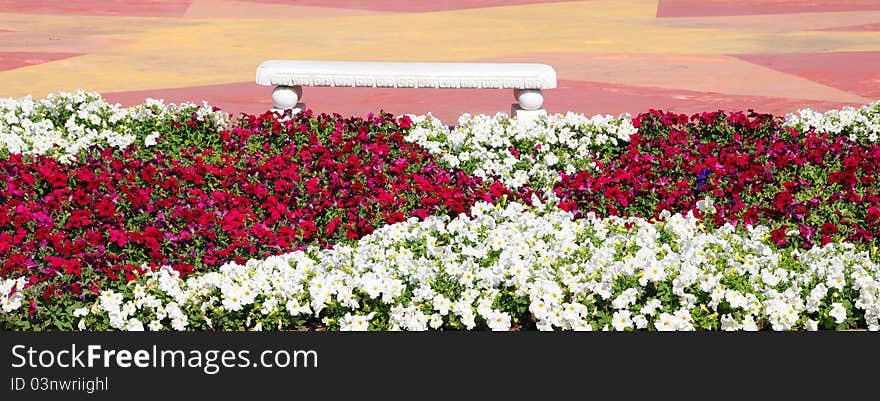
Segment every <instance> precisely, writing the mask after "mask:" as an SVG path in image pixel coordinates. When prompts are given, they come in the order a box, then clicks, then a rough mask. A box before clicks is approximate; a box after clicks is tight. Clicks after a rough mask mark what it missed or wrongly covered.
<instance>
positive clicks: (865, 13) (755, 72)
mask: <svg viewBox="0 0 880 401" xmlns="http://www.w3.org/2000/svg"><path fill="white" fill-rule="evenodd" d="M267 59H304V60H395V61H398V60H401V61H517V62H541V63H547V64H550V65H552V66H554V67H555V68H556V70H557V73H558V76H559V85H560V87H559V88H558V89H554V90H550V91H548V92H547V93H546V95H545V96H546V103H545V105H546V107H547V108H548V110H549V111H551V112H552V111H566V110H573V111H578V112H583V113H588V114H594V113H615V114H616V113H620V112H624V111H632V112H640V111H645V110H647V109H648V108H664V109H670V110H675V111H679V112H686V113H690V112H697V111H706V110H715V109H719V108H721V109H748V108H754V109H757V110H759V111H764V112H774V113H784V112H787V111H790V110H794V109H797V108H801V107H812V108H814V109H828V108H835V107H840V106H843V105H847V104H849V105H859V104H864V103H868V102H871V101H872V100H875V99H878V98H880V1H878V0H737V1H730V0H592V1H575V2H554V1H548V0H483V1H475V0H445V1H443V0H434V1H410V0H365V1H355V0H302V1H285V0H128V1H123V0H58V1H56V0H45V1H41V0H0V97H8V96H12V97H20V96H24V95H27V94H32V95H34V96H43V95H45V94H46V93H49V92H53V91H59V90H72V89H75V88H83V89H87V90H95V91H100V92H103V93H105V94H106V96H107V97H108V98H110V99H111V100H113V101H118V102H122V103H125V104H130V103H137V102H140V101H142V100H143V98H144V97H157V98H164V99H165V100H166V101H182V100H194V101H199V100H202V99H204V100H208V101H209V102H211V103H212V104H216V105H219V106H220V107H222V108H224V109H225V110H227V111H230V112H242V111H244V112H257V111H263V110H265V109H267V108H268V107H270V101H269V92H270V89H269V88H265V87H259V86H257V85H255V84H254V83H253V79H254V72H255V69H256V66H257V65H258V64H259V63H260V62H261V61H263V60H267ZM303 100H304V101H305V102H306V103H307V104H308V105H309V106H310V107H312V108H313V109H316V110H319V111H336V112H340V113H343V114H356V115H362V114H365V113H367V112H369V111H376V110H378V109H379V108H384V109H385V110H387V111H391V112H396V113H400V112H411V113H424V112H428V111H434V112H435V114H438V115H440V117H441V118H443V119H444V120H445V121H448V120H450V119H453V118H454V117H455V116H457V115H459V114H461V113H464V112H471V113H477V112H483V113H492V112H495V111H507V110H508V109H509V106H510V103H511V102H512V101H513V99H512V94H511V93H510V91H506V90H505V91H501V90H497V91H496V90H422V89H397V90H394V89H365V88H305V93H304V99H303Z"/></svg>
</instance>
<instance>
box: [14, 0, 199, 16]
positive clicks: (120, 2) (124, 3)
mask: <svg viewBox="0 0 880 401" xmlns="http://www.w3.org/2000/svg"><path fill="white" fill-rule="evenodd" d="M191 2H192V1H191V0H67V1H64V0H0V13H27V14H74V15H118V16H132V17H179V16H182V15H183V14H184V13H185V12H186V9H187V7H189V5H190V3H191Z"/></svg>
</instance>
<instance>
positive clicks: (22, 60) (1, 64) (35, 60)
mask: <svg viewBox="0 0 880 401" xmlns="http://www.w3.org/2000/svg"><path fill="white" fill-rule="evenodd" d="M81 55H82V54H81V53H39V52H0V71H6V70H12V69H16V68H21V67H27V66H29V65H37V64H43V63H48V62H52V61H58V60H63V59H66V58H70V57H76V56H81ZM0 96H5V95H4V94H3V93H0Z"/></svg>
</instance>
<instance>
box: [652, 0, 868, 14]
mask: <svg viewBox="0 0 880 401" xmlns="http://www.w3.org/2000/svg"><path fill="white" fill-rule="evenodd" d="M865 10H880V1H877V0H659V3H658V5H657V17H658V18H669V17H710V16H725V15H757V14H796V13H808V12H809V13H821V12H835V11H865Z"/></svg>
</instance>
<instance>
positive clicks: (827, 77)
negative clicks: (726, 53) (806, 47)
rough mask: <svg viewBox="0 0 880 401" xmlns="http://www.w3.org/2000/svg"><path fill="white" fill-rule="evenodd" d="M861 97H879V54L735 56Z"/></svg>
mask: <svg viewBox="0 0 880 401" xmlns="http://www.w3.org/2000/svg"><path fill="white" fill-rule="evenodd" d="M735 57H738V58H740V59H742V60H745V61H748V62H750V63H754V64H757V65H760V66H762V67H766V68H771V69H774V70H777V71H781V72H785V73H788V74H792V75H797V76H799V77H801V78H806V79H809V80H812V81H815V82H819V83H822V84H825V85H828V86H831V87H834V88H837V89H841V90H845V91H847V92H851V93H855V94H858V95H861V96H864V97H868V98H872V99H876V98H880V52H837V53H808V54H803V53H799V54H754V55H735Z"/></svg>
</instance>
